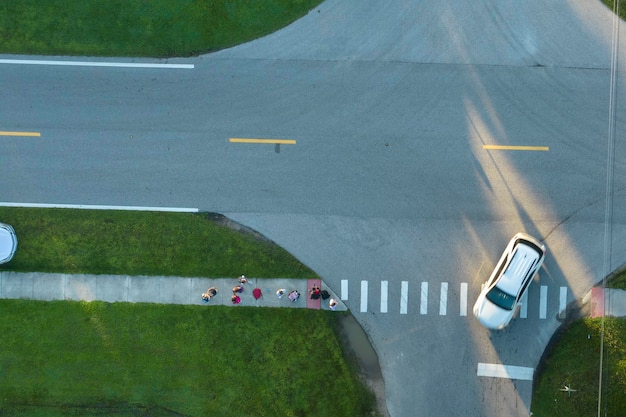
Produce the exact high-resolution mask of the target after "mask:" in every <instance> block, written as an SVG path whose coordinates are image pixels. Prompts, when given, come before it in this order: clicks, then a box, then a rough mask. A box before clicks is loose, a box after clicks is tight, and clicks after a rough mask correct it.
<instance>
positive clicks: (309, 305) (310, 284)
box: [306, 279, 322, 310]
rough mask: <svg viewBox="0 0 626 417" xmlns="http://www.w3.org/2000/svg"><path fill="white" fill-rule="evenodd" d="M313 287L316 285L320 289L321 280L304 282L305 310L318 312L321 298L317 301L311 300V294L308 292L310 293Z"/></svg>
mask: <svg viewBox="0 0 626 417" xmlns="http://www.w3.org/2000/svg"><path fill="white" fill-rule="evenodd" d="M314 285H317V286H318V287H320V288H321V287H322V280H321V279H307V281H306V308H312V309H314V310H319V309H320V308H322V298H321V297H320V298H318V299H317V300H311V294H310V293H309V291H311V288H313V286H314Z"/></svg>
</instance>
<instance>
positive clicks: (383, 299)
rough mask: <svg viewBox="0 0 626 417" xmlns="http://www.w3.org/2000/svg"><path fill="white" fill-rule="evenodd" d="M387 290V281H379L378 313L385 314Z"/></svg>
mask: <svg viewBox="0 0 626 417" xmlns="http://www.w3.org/2000/svg"><path fill="white" fill-rule="evenodd" d="M388 288H389V281H380V312H381V313H386V312H387V297H388V294H387V290H388Z"/></svg>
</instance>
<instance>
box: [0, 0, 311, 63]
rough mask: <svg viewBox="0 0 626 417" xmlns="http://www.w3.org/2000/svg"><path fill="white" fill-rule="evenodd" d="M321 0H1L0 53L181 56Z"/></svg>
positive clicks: (236, 38) (262, 30)
mask: <svg viewBox="0 0 626 417" xmlns="http://www.w3.org/2000/svg"><path fill="white" fill-rule="evenodd" d="M319 3H321V0H262V1H260V0H150V1H146V0H106V1H96V0H19V1H17V0H8V1H2V2H0V53H5V54H7V53H11V54H41V55H90V56H145V57H172V56H189V55H196V54H201V53H205V52H209V51H215V50H218V49H222V48H226V47H229V46H233V45H236V44H239V43H243V42H246V41H250V40H253V39H255V38H258V37H261V36H263V35H266V34H269V33H271V32H274V31H276V30H277V29H280V28H282V27H284V26H286V25H288V24H289V23H291V22H293V21H294V20H296V19H298V18H300V17H302V16H304V15H305V14H306V13H307V12H308V11H309V10H311V9H312V8H314V7H315V6H316V5H318V4H319Z"/></svg>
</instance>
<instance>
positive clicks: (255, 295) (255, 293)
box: [252, 288, 263, 300]
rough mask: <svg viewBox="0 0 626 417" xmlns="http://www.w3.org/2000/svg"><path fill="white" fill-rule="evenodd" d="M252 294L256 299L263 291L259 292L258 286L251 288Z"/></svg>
mask: <svg viewBox="0 0 626 417" xmlns="http://www.w3.org/2000/svg"><path fill="white" fill-rule="evenodd" d="M252 295H253V296H254V299H255V300H258V299H259V298H261V297H263V293H262V292H261V289H260V288H255V289H253V290H252Z"/></svg>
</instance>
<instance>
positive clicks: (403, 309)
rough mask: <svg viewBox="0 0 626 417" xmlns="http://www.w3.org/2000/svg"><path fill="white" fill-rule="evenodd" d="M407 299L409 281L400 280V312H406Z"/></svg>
mask: <svg viewBox="0 0 626 417" xmlns="http://www.w3.org/2000/svg"><path fill="white" fill-rule="evenodd" d="M408 300H409V282H408V281H402V287H401V291H400V314H406V313H407V306H408Z"/></svg>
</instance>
